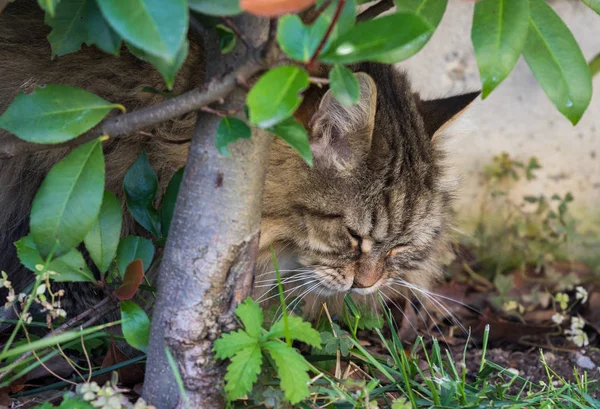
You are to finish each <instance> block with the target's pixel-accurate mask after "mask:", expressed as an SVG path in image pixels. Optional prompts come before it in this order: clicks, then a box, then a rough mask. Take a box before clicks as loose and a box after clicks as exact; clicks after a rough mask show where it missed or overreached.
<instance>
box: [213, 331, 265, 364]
mask: <svg viewBox="0 0 600 409" xmlns="http://www.w3.org/2000/svg"><path fill="white" fill-rule="evenodd" d="M257 343H258V339H257V338H253V337H251V336H250V335H248V333H247V332H246V331H243V330H241V329H240V330H237V331H234V332H230V333H227V334H223V335H221V338H219V339H217V340H216V341H215V346H214V348H213V350H214V351H215V356H216V357H217V358H219V359H225V358H231V357H232V356H234V355H235V354H237V353H238V352H240V351H241V350H242V349H245V348H247V347H249V346H251V345H255V344H257Z"/></svg>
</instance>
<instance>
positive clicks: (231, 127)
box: [215, 116, 252, 156]
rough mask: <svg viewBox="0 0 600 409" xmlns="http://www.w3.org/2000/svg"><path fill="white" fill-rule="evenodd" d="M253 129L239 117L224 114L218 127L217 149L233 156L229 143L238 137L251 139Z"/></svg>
mask: <svg viewBox="0 0 600 409" xmlns="http://www.w3.org/2000/svg"><path fill="white" fill-rule="evenodd" d="M251 136H252V131H251V130H250V127H249V126H248V125H246V123H245V122H244V121H242V120H239V119H237V118H233V117H230V116H224V117H223V118H221V122H219V126H218V127H217V136H216V140H215V142H216V144H217V150H218V151H219V153H220V154H221V155H223V156H231V153H229V149H227V145H229V144H230V143H232V142H235V141H237V140H238V139H250V137H251Z"/></svg>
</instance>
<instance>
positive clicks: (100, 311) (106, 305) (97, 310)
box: [0, 297, 116, 380]
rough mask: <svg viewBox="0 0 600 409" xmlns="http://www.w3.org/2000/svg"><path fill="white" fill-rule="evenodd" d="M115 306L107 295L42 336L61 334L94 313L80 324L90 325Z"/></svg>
mask: <svg viewBox="0 0 600 409" xmlns="http://www.w3.org/2000/svg"><path fill="white" fill-rule="evenodd" d="M115 306H116V305H115V304H114V303H112V298H110V297H107V298H105V299H103V300H102V301H100V302H99V303H98V304H96V305H94V306H92V307H91V308H89V309H88V310H86V311H84V312H82V313H81V314H79V315H78V316H76V317H74V318H71V319H70V320H68V321H67V322H65V323H64V324H62V325H61V326H60V327H58V329H57V330H56V331H53V332H50V333H48V334H46V336H44V338H43V339H45V338H51V337H53V336H55V335H59V334H62V333H63V332H65V331H67V330H68V329H70V328H71V327H73V326H75V325H76V324H77V323H78V322H79V321H81V320H83V319H84V318H87V317H88V316H89V315H92V314H94V316H93V317H92V318H90V319H89V320H87V321H86V322H84V323H83V324H81V326H82V327H83V328H87V327H89V326H90V325H92V324H93V323H94V322H96V321H98V320H99V319H101V318H102V317H103V316H104V314H105V313H107V312H108V311H110V310H111V309H112V308H115ZM32 353H33V351H28V352H25V353H24V354H22V355H21V356H20V357H18V358H17V359H16V360H15V361H14V362H12V363H11V365H14V364H16V363H19V362H23V361H24V360H26V359H27V358H29V357H30V356H31V355H32ZM6 374H8V371H4V372H2V373H0V380H1V379H2V378H4V377H5V376H6Z"/></svg>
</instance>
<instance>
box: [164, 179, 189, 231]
mask: <svg viewBox="0 0 600 409" xmlns="http://www.w3.org/2000/svg"><path fill="white" fill-rule="evenodd" d="M183 169H184V168H181V169H179V170H178V171H177V172H175V173H174V174H173V177H171V181H170V182H169V184H168V185H167V189H166V190H165V194H164V195H163V198H162V200H161V202H160V229H161V231H162V234H163V236H164V237H167V234H168V233H169V229H170V228H171V220H172V219H173V213H174V211H175V202H176V201H177V195H178V193H179V186H180V185H181V179H183Z"/></svg>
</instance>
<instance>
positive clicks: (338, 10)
mask: <svg viewBox="0 0 600 409" xmlns="http://www.w3.org/2000/svg"><path fill="white" fill-rule="evenodd" d="M345 5H346V0H339V2H338V5H337V8H336V9H335V14H334V15H333V18H332V19H331V23H330V24H329V27H327V31H326V32H325V35H324V36H323V38H321V42H320V43H319V45H318V46H317V49H316V50H315V52H314V53H313V55H312V57H310V60H309V61H308V63H307V64H306V66H307V67H308V70H309V71H312V70H313V69H314V65H315V61H316V59H317V57H318V56H319V54H321V51H323V47H325V44H326V43H327V40H328V39H329V36H330V35H331V33H332V32H333V27H335V25H336V24H337V21H338V19H339V18H340V15H341V14H342V10H343V9H344V6H345Z"/></svg>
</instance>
